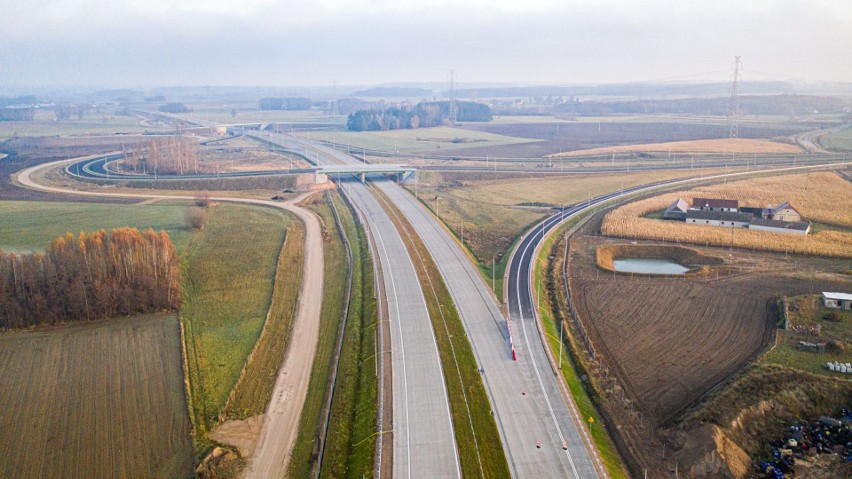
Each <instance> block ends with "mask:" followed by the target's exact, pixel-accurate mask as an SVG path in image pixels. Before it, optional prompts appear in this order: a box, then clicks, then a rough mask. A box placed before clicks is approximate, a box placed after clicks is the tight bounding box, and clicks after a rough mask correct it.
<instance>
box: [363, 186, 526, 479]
mask: <svg viewBox="0 0 852 479" xmlns="http://www.w3.org/2000/svg"><path fill="white" fill-rule="evenodd" d="M378 195H379V199H380V201H381V202H382V203H383V206H384V208H385V210H386V211H387V212H388V215H389V216H390V217H391V219H392V220H393V222H394V224H395V226H396V228H397V230H398V231H400V233H401V236H402V239H403V241H404V242H405V246H406V248H407V249H408V251H409V254H410V255H411V256H412V259H416V260H415V261H413V264H414V267H415V269H416V270H417V277H418V279H419V281H420V285H421V287H422V288H423V295H424V297H425V299H426V306H427V309H428V310H429V317H430V318H431V320H432V327H433V328H434V330H435V338H436V340H437V343H438V351H439V355H440V357H441V365H442V367H443V370H444V380H445V382H446V384H447V393H448V395H449V399H450V410H451V413H452V417H453V426H454V429H455V435H456V443H457V444H458V448H459V451H458V453H459V461H460V463H461V470H462V475H463V476H464V477H509V476H510V473H509V464H508V462H507V461H506V456H505V455H504V452H503V447H502V442H501V441H500V436H499V434H498V432H497V424H496V423H495V422H494V416H492V415H491V404H490V403H489V401H488V396H487V394H486V393H485V387H484V386H483V384H482V377H481V376H480V373H479V369H478V367H477V364H476V359H475V358H474V356H473V350H472V349H471V346H470V342H468V340H467V334H466V333H465V330H464V326H463V325H462V322H461V318H459V315H458V312H457V311H456V308H455V306H454V304H453V300H452V297H451V296H450V292H449V290H448V289H447V286H446V285H445V284H444V281H443V279H442V278H441V273H440V272H439V271H438V266H437V265H436V264H435V262H434V261H433V260H432V257H431V256H430V255H429V252H428V250H427V249H426V245H425V244H423V242H422V241H421V240H420V237H419V236H417V233H416V232H415V231H414V228H413V227H412V226H411V224H410V223H408V221H407V220H405V219H404V218H403V217H402V215H401V214H400V213H399V210H397V209H396V207H394V206H393V205H391V204H390V203H389V202H388V201H387V198H386V197H385V196H384V195H382V194H381V193H378Z"/></svg>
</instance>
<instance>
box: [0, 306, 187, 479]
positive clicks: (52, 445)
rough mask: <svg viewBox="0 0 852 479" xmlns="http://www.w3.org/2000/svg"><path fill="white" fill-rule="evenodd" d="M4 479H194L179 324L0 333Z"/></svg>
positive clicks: (152, 321)
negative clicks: (51, 478)
mask: <svg viewBox="0 0 852 479" xmlns="http://www.w3.org/2000/svg"><path fill="white" fill-rule="evenodd" d="M0 369H2V371H3V374H0V398H2V400H3V404H4V413H3V414H2V415H0V430H2V431H3V433H2V434H0V476H2V477H117V478H130V477H189V476H191V475H192V472H193V459H194V455H193V450H192V440H191V437H190V428H191V426H190V422H189V418H188V415H187V407H186V397H185V396H184V388H183V373H182V368H181V344H180V331H179V326H178V320H177V317H176V316H175V315H169V314H156V315H142V316H134V317H129V318H113V319H108V320H103V321H95V322H90V323H77V324H66V325H61V326H56V327H51V328H45V329H36V330H27V331H13V332H3V333H0Z"/></svg>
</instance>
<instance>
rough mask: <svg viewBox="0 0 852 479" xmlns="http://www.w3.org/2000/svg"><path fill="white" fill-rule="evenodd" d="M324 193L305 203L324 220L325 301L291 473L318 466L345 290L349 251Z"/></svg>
mask: <svg viewBox="0 0 852 479" xmlns="http://www.w3.org/2000/svg"><path fill="white" fill-rule="evenodd" d="M323 198H324V197H323V196H322V195H314V196H312V197H311V198H310V199H308V200H307V201H306V202H304V203H302V204H301V205H302V206H305V207H307V208H309V209H311V210H312V211H313V212H314V213H316V214H317V216H319V218H320V223H321V224H322V236H323V241H324V244H323V257H324V268H325V275H324V276H323V278H324V284H323V303H322V312H321V313H320V328H319V338H318V343H317V350H316V355H315V356H314V363H313V365H312V366H311V377H310V380H309V383H308V393H307V397H306V398H305V405H304V407H303V408H302V414H301V420H300V421H299V433H298V435H297V437H296V443H295V445H294V447H293V455H292V458H291V459H290V465H289V470H288V474H287V475H288V477H308V476H309V475H311V473H312V471H313V470H314V468H315V467H316V457H315V456H316V453H317V447H316V446H317V441H318V438H319V434H320V432H321V431H320V430H319V425H320V418H321V415H322V409H323V404H324V401H323V398H324V397H325V392H326V388H327V387H328V386H329V384H328V378H329V375H330V373H331V367H332V359H333V356H334V352H335V344H336V340H337V335H338V328H339V327H340V322H341V316H342V314H343V306H344V303H345V292H346V278H347V275H346V251H345V249H344V248H345V246H344V244H343V240H342V238H341V236H340V234H339V233H338V231H337V228H336V226H335V222H334V214H333V213H332V211H331V208H330V207H329V205H328V204H327V203H326V201H325V200H324V199H323Z"/></svg>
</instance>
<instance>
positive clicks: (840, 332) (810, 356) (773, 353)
mask: <svg viewBox="0 0 852 479" xmlns="http://www.w3.org/2000/svg"><path fill="white" fill-rule="evenodd" d="M819 301H820V299H819V295H804V296H793V297H791V298H790V304H791V308H790V314H789V325H788V328H789V329H794V328H795V327H797V326H798V327H803V328H811V327H815V326H817V325H819V327H820V328H821V329H820V334H819V337H815V336H808V335H802V334H796V333H795V332H794V331H785V330H780V329H779V330H778V338H777V342H776V346H775V347H774V348H772V349H771V350H770V351H768V352H767V353H766V354H765V355H763V356H762V357H761V358H760V362H761V363H764V364H778V365H780V366H787V367H790V368H794V369H799V370H802V371H808V372H810V373H814V374H819V375H822V376H829V377H837V378H845V377H847V376H846V375H844V374H842V373H837V372H833V371H831V370H829V369H828V368H827V367H826V366H825V363H827V362H829V361H831V362H834V361H837V362H840V363H848V362H852V354H850V352H849V350H848V344H849V343H848V341H849V340H852V311H840V310H836V309H829V308H824V307H822V306H821V305H820V304H819ZM793 305H795V306H793ZM834 314H837V317H838V318H839V321H831V320H826V319H824V318H823V317H824V316H825V315H834ZM798 341H808V342H814V341H836V342H838V343H840V344H845V345H846V348H847V350H846V351H838V350H831V348H827V350H826V353H824V354H817V353H812V352H809V351H802V350H799V349H796V344H797V343H798Z"/></svg>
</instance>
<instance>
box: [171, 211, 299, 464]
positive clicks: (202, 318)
mask: <svg viewBox="0 0 852 479" xmlns="http://www.w3.org/2000/svg"><path fill="white" fill-rule="evenodd" d="M211 209H212V211H211V212H210V213H209V219H208V222H207V225H206V226H205V228H204V229H203V230H201V231H199V232H197V233H195V234H194V235H193V237H192V238H191V239H190V242H189V244H188V246H187V248H186V251H185V252H184V254H183V256H182V259H181V265H182V276H183V279H182V284H183V287H184V290H183V307H182V309H181V320H182V321H183V325H184V332H185V337H186V339H185V341H186V350H187V375H188V378H189V386H190V398H191V400H190V404H191V407H192V410H193V425H194V427H195V430H196V435H195V438H196V448H197V449H198V451H199V452H203V451H204V450H206V449H207V448H208V447H209V445H210V444H209V443H208V442H207V440H206V434H207V432H209V431H210V429H211V428H212V427H213V426H214V425H215V424H216V422H217V421H218V420H219V416H220V413H221V412H222V410H223V408H224V406H225V404H226V402H227V400H228V397H229V396H230V393H231V391H232V389H233V388H234V386H235V385H236V383H237V380H238V379H239V376H240V373H241V372H242V371H243V368H244V365H245V364H246V361H247V360H248V356H249V354H250V353H251V351H252V350H253V349H254V345H255V343H256V341H257V339H258V338H259V336H260V333H261V330H262V329H263V325H264V322H265V320H266V316H267V313H268V310H269V306H270V303H271V300H272V281H271V280H272V279H273V278H274V277H275V272H276V267H277V259H278V256H279V254H280V252H281V248H282V245H283V242H284V231H285V228H286V226H287V225H288V222H289V220H288V218H287V217H286V215H285V214H284V213H283V212H280V211H276V210H272V209H262V208H255V207H251V206H246V205H237V204H221V205H218V206H216V207H214V208H211ZM246 244H252V245H253V246H252V248H245V245H246Z"/></svg>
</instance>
